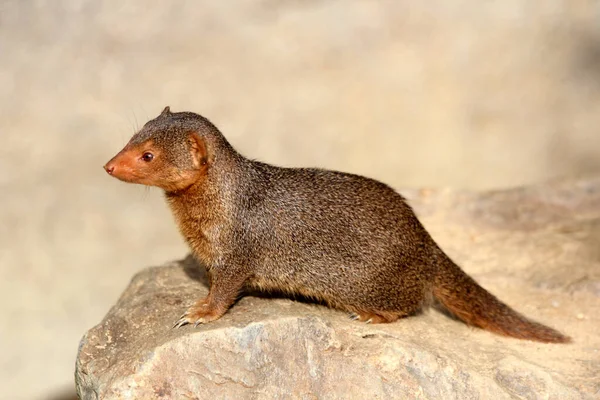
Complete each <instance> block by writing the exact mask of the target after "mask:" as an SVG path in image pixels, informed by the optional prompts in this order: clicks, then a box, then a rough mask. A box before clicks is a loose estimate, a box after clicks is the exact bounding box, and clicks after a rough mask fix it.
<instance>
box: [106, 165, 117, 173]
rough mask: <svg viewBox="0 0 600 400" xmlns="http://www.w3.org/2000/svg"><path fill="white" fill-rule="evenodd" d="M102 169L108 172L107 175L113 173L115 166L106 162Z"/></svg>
mask: <svg viewBox="0 0 600 400" xmlns="http://www.w3.org/2000/svg"><path fill="white" fill-rule="evenodd" d="M104 170H105V171H106V172H108V174H109V175H112V174H113V171H114V170H115V166H114V165H108V164H106V165H105V166H104Z"/></svg>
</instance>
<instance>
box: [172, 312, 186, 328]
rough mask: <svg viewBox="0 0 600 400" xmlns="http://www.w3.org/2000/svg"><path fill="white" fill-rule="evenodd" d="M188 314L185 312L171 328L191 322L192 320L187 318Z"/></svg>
mask: <svg viewBox="0 0 600 400" xmlns="http://www.w3.org/2000/svg"><path fill="white" fill-rule="evenodd" d="M186 314H187V313H186ZM186 314H183V315H182V316H181V318H179V319H178V320H177V322H175V325H173V327H172V328H171V329H175V328H181V327H182V326H184V325H187V324H189V323H190V321H188V319H187V315H186Z"/></svg>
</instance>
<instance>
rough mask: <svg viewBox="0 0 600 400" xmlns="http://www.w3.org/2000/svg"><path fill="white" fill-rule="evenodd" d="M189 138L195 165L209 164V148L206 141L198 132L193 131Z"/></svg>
mask: <svg viewBox="0 0 600 400" xmlns="http://www.w3.org/2000/svg"><path fill="white" fill-rule="evenodd" d="M189 140H190V145H191V151H192V160H193V161H194V165H195V166H196V168H203V167H205V166H206V165H207V164H208V150H207V149H206V142H205V141H204V139H203V138H201V137H200V135H198V134H197V133H191V134H190V138H189Z"/></svg>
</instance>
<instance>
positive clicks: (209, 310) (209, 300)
mask: <svg viewBox="0 0 600 400" xmlns="http://www.w3.org/2000/svg"><path fill="white" fill-rule="evenodd" d="M245 280H246V279H245V277H240V276H232V274H226V275H225V274H224V275H221V276H219V275H218V274H215V275H213V277H212V279H211V286H210V290H209V292H208V296H206V297H205V298H203V299H200V300H198V301H197V302H196V303H195V304H194V305H193V306H191V307H190V308H188V310H187V311H186V312H185V313H184V314H183V315H182V316H181V318H179V320H178V321H177V322H176V323H175V325H174V326H173V328H179V327H182V326H184V325H187V324H194V327H196V326H198V325H200V324H204V323H207V322H211V321H215V320H217V319H219V318H221V317H222V316H223V314H225V313H226V312H227V310H228V309H229V307H230V306H231V305H232V304H233V302H234V301H235V299H236V297H237V296H238V294H239V293H240V291H241V290H242V287H243V285H244V281H245Z"/></svg>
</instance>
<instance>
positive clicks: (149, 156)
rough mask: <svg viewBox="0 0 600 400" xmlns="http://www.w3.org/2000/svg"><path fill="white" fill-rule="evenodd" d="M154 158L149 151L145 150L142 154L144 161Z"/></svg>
mask: <svg viewBox="0 0 600 400" xmlns="http://www.w3.org/2000/svg"><path fill="white" fill-rule="evenodd" d="M153 159H154V154H152V153H150V152H145V153H144V155H143V156H142V160H144V161H146V162H150V161H152V160H153Z"/></svg>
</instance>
